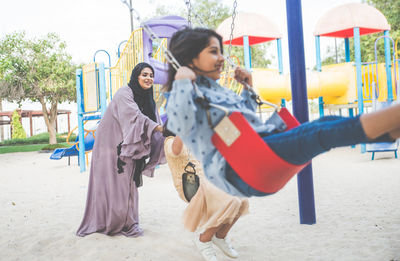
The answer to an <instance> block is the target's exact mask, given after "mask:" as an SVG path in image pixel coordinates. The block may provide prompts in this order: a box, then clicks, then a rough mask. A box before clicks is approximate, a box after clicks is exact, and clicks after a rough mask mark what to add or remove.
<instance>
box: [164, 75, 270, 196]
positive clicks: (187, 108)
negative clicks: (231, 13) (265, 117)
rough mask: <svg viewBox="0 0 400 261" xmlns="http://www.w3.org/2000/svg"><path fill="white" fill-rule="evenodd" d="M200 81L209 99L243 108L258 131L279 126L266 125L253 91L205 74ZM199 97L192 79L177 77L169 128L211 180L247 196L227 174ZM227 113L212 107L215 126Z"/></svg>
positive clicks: (219, 185) (234, 192)
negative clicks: (234, 88)
mask: <svg viewBox="0 0 400 261" xmlns="http://www.w3.org/2000/svg"><path fill="white" fill-rule="evenodd" d="M196 83H197V86H198V89H199V90H200V92H201V93H202V94H203V95H204V96H205V97H206V98H207V99H208V101H210V102H211V103H213V104H217V105H220V106H224V107H225V108H227V109H228V110H229V111H230V112H233V111H240V112H241V113H242V114H243V115H244V117H245V118H246V119H247V121H248V122H249V123H250V125H251V126H252V127H253V128H254V129H255V131H257V132H258V133H260V132H264V133H266V132H272V131H273V130H274V129H275V126H274V125H270V124H267V125H266V124H265V123H264V122H262V121H261V119H260V118H259V117H258V115H257V114H256V109H257V103H256V102H255V101H254V99H253V98H251V93H250V92H249V91H247V90H243V91H242V93H241V95H240V96H239V95H237V94H236V93H234V92H233V91H231V90H229V89H227V88H225V87H222V86H220V85H219V84H218V83H217V82H215V81H214V80H212V79H210V78H207V77H205V76H198V77H197V79H196ZM196 97H197V95H196V93H195V91H194V88H193V84H192V82H191V80H190V79H181V80H176V81H174V83H173V87H172V90H171V92H170V94H169V97H168V107H167V116H168V129H169V130H171V131H172V132H174V133H175V134H176V135H178V136H179V137H180V138H181V139H182V140H183V142H184V143H185V145H186V146H187V147H188V148H189V149H190V151H191V152H192V153H193V154H194V155H195V156H196V158H197V159H198V160H199V161H200V162H202V164H203V169H204V173H205V175H206V177H207V178H208V180H209V181H210V182H211V183H213V184H214V185H216V186H217V187H218V188H220V189H222V190H223V191H225V192H227V193H229V194H231V195H235V196H244V195H243V194H242V193H241V192H240V191H239V190H237V189H236V188H235V187H234V186H232V185H231V184H230V183H229V182H228V181H227V180H226V178H225V165H226V161H225V159H224V158H223V156H222V155H221V154H220V153H219V151H218V150H217V149H216V148H215V147H214V145H213V144H212V142H211V137H212V135H213V134H214V131H213V130H212V129H211V128H210V126H209V125H208V121H207V115H206V110H205V109H204V108H203V107H201V106H200V105H199V104H198V103H196V102H195V99H196ZM224 115H225V113H224V112H223V111H221V110H219V109H216V108H213V107H212V108H211V109H210V116H211V122H212V124H213V126H215V124H217V123H218V122H219V121H220V120H221V119H222V118H223V117H224Z"/></svg>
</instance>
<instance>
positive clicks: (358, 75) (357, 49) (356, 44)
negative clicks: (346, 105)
mask: <svg viewBox="0 0 400 261" xmlns="http://www.w3.org/2000/svg"><path fill="white" fill-rule="evenodd" d="M353 30H354V57H355V60H356V61H355V62H356V78H357V102H358V114H359V115H361V114H363V113H364V98H363V86H362V78H361V77H362V76H361V45H360V28H359V27H355V28H354V29H353ZM365 151H366V150H365V144H361V153H365Z"/></svg>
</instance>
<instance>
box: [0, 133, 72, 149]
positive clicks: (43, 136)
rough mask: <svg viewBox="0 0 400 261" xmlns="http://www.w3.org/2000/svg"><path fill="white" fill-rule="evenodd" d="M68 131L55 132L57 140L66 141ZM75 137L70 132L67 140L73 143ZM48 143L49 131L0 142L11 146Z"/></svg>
mask: <svg viewBox="0 0 400 261" xmlns="http://www.w3.org/2000/svg"><path fill="white" fill-rule="evenodd" d="M67 135H68V133H62V134H57V142H59V143H61V142H66V139H67ZM75 139H76V135H75V134H71V136H70V137H69V142H70V143H74V142H75ZM48 143H49V133H47V132H45V133H40V134H37V135H33V136H32V137H29V138H26V139H12V140H5V141H2V142H0V146H13V145H26V144H48Z"/></svg>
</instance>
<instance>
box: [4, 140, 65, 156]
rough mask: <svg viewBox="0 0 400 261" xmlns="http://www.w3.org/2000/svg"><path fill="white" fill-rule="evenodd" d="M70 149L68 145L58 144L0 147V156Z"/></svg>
mask: <svg viewBox="0 0 400 261" xmlns="http://www.w3.org/2000/svg"><path fill="white" fill-rule="evenodd" d="M67 147H70V145H68V143H66V142H64V143H59V144H52V145H50V144H27V145H13V146H0V154H5V153H13V152H29V151H40V150H54V149H56V148H67Z"/></svg>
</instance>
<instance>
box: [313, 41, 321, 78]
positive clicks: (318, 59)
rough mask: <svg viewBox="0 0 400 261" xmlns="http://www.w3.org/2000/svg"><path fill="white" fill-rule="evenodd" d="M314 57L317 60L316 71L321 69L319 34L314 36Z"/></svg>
mask: <svg viewBox="0 0 400 261" xmlns="http://www.w3.org/2000/svg"><path fill="white" fill-rule="evenodd" d="M315 57H316V60H317V61H316V62H317V71H318V72H320V71H321V67H322V66H321V44H320V36H319V35H317V36H315Z"/></svg>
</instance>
